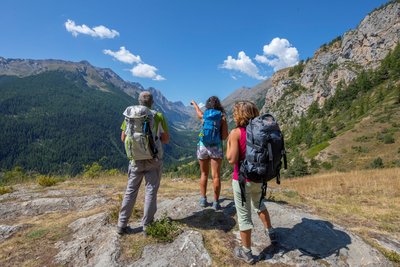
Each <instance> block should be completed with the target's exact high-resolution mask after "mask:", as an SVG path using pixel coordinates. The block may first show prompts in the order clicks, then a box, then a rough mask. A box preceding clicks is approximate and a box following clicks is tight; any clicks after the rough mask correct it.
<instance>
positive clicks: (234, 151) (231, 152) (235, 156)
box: [226, 128, 240, 164]
mask: <svg viewBox="0 0 400 267" xmlns="http://www.w3.org/2000/svg"><path fill="white" fill-rule="evenodd" d="M239 141H240V129H239V128H235V129H233V130H232V131H231V133H230V134H229V137H228V142H227V146H226V159H227V160H228V161H229V163H230V164H235V163H237V162H238V161H239Z"/></svg>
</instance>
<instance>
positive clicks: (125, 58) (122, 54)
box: [103, 46, 142, 64]
mask: <svg viewBox="0 0 400 267" xmlns="http://www.w3.org/2000/svg"><path fill="white" fill-rule="evenodd" d="M103 53H104V54H106V55H110V56H112V57H114V58H115V59H116V60H118V61H121V62H123V63H128V64H133V63H141V62H142V59H141V58H140V56H135V55H134V54H132V53H131V52H129V50H126V49H125V47H124V46H121V47H120V49H119V50H118V51H115V52H114V51H111V50H109V49H104V50H103Z"/></svg>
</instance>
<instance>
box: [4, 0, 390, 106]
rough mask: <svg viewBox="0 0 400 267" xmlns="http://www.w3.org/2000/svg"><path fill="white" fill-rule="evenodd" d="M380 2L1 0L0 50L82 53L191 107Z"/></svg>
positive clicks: (249, 79)
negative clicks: (193, 103)
mask: <svg viewBox="0 0 400 267" xmlns="http://www.w3.org/2000/svg"><path fill="white" fill-rule="evenodd" d="M386 2H387V1H383V0H368V1H365V0H351V1H349V0H336V1H316V0H305V1H298V0H297V1H296V0H286V1H267V0H252V1H248V0H247V1H245V0H240V1H239V0H190V1H189V0H186V1H184V0H180V1H179V0H168V1H167V0H140V1H139V0H132V1H118V0H114V1H93V0H84V1H76V0H69V1H63V0H58V1H54V0H36V1H31V0H3V1H1V3H0V7H1V8H0V10H1V16H0V56H2V57H5V58H30V59H49V58H52V59H62V60H69V61H81V60H87V61H89V62H90V63H91V64H92V65H94V66H97V67H102V68H111V69H112V70H113V71H115V72H116V73H117V74H118V75H120V76H121V77H122V78H123V79H124V80H128V81H134V82H139V83H141V84H142V85H143V86H144V87H145V88H147V87H150V86H152V87H155V88H157V89H159V90H161V91H162V93H163V94H164V95H165V96H166V97H167V98H168V99H169V100H171V101H178V100H181V101H182V102H183V103H184V104H186V105H188V104H189V102H190V100H191V99H194V100H196V101H197V102H204V101H205V100H206V99H207V98H208V97H209V96H211V95H217V96H219V97H220V98H221V99H223V98H225V97H226V96H228V95H229V94H230V93H232V92H233V91H234V90H236V89H237V88H239V87H242V86H247V87H252V86H254V85H256V84H258V83H260V82H262V80H263V79H265V78H267V77H269V76H271V75H272V74H273V72H274V71H275V70H277V69H279V68H282V67H285V66H290V65H293V64H295V63H296V62H297V61H298V60H301V59H306V58H307V57H312V55H313V53H314V51H315V50H316V49H317V48H319V47H320V46H321V45H322V44H323V43H327V42H329V41H330V40H332V39H333V38H335V37H336V36H338V35H341V34H343V33H344V32H345V31H347V30H349V29H352V28H355V27H356V26H357V25H358V23H359V22H360V21H361V20H362V19H363V18H364V17H365V16H366V15H367V14H368V13H369V12H370V11H371V10H373V9H374V8H376V7H378V6H380V5H381V4H384V3H386ZM84 25H86V26H84Z"/></svg>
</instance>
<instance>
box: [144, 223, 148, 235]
mask: <svg viewBox="0 0 400 267" xmlns="http://www.w3.org/2000/svg"><path fill="white" fill-rule="evenodd" d="M146 229H147V226H143V236H144V237H147V236H148V234H147V232H146Z"/></svg>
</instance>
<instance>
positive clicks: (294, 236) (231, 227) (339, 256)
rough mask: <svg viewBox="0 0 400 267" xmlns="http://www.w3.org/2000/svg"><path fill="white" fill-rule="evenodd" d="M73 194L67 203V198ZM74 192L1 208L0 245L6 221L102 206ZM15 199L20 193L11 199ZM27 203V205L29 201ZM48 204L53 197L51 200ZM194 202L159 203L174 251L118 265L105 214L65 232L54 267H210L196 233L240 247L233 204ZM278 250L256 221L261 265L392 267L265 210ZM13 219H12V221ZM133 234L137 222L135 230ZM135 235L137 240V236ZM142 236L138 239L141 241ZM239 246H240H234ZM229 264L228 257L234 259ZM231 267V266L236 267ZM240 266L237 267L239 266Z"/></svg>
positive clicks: (338, 234)
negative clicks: (174, 230) (176, 231)
mask: <svg viewBox="0 0 400 267" xmlns="http://www.w3.org/2000/svg"><path fill="white" fill-rule="evenodd" d="M69 193H71V194H72V195H68V194H69ZM77 193H79V192H68V191H64V192H55V191H54V192H49V191H44V192H36V191H32V190H31V191H29V190H27V191H24V195H25V196H24V199H25V201H22V202H16V201H6V202H2V203H0V223H1V224H2V225H0V242H8V239H12V238H13V234H14V233H15V232H17V231H19V230H20V229H21V227H23V226H21V225H10V224H8V223H6V222H7V220H9V219H10V218H14V219H18V220H20V219H21V218H23V217H25V216H30V217H35V216H38V215H40V216H42V215H43V214H46V213H47V212H56V211H64V210H68V211H71V210H74V211H76V212H78V213H77V214H79V212H80V211H82V210H87V209H91V208H93V207H96V206H98V205H102V204H104V203H105V204H107V201H108V200H107V199H106V198H104V197H101V196H99V195H98V194H96V195H87V196H77ZM16 194H18V193H16ZM27 196H29V197H27ZM51 196H53V197H51ZM198 198H199V197H198V195H197V194H196V195H192V196H182V197H177V198H175V199H164V200H160V201H159V205H158V211H157V214H156V218H162V217H163V216H168V217H170V218H171V219H173V220H175V221H176V222H179V223H180V224H181V225H182V226H183V230H184V231H183V233H181V234H180V235H179V236H178V237H177V238H176V239H175V240H174V241H173V242H172V243H167V244H153V245H148V246H146V247H145V248H144V251H143V253H142V255H141V258H140V259H139V260H137V261H136V262H126V261H125V260H123V263H121V262H122V260H120V252H121V248H120V237H119V235H117V234H116V231H115V230H116V229H115V225H114V224H112V223H110V222H109V220H108V213H107V212H102V213H98V214H95V215H92V216H89V217H84V218H79V219H77V220H75V221H74V222H73V223H71V224H70V225H69V226H68V228H69V229H70V232H71V235H70V236H69V237H67V238H65V239H64V240H62V241H58V242H57V243H56V248H57V249H58V250H59V252H58V254H57V255H56V256H55V257H54V264H60V265H66V266H127V265H131V266H210V265H212V264H213V262H212V259H211V256H210V254H209V252H208V251H207V249H206V248H205V245H204V241H203V237H202V235H201V233H200V232H199V231H197V230H195V229H201V230H203V231H207V230H220V231H222V232H221V233H222V234H224V233H226V235H227V240H231V242H233V243H235V236H236V238H237V239H238V235H239V233H238V231H237V230H235V229H237V228H236V227H237V226H236V225H237V224H236V219H235V215H236V209H235V206H234V204H233V200H232V199H228V198H222V199H221V206H222V209H221V210H219V211H215V210H213V209H212V208H211V207H210V206H208V207H207V208H201V207H200V206H199V204H198V200H199V199H198ZM267 206H268V209H269V212H270V214H271V219H272V223H273V225H274V227H275V228H276V230H277V232H278V234H279V236H280V243H279V245H277V246H272V245H271V244H270V242H269V238H267V237H266V236H265V234H264V231H263V226H262V223H261V221H260V220H259V219H258V218H257V216H256V214H253V222H254V230H253V233H252V244H253V252H254V254H255V255H257V256H258V257H259V260H260V261H261V262H265V263H267V264H279V265H282V264H283V265H289V266H392V264H391V263H390V262H389V261H388V260H387V259H385V258H384V256H383V255H382V254H380V253H379V252H378V251H377V250H375V249H373V248H372V247H370V246H369V245H367V244H366V243H365V242H363V240H362V239H361V238H359V237H358V236H356V235H354V234H352V233H350V232H349V231H347V230H346V229H344V228H342V227H340V226H337V225H334V224H332V223H330V222H328V221H326V220H323V219H320V218H318V217H316V216H313V215H311V214H308V213H306V212H304V211H301V210H297V209H293V208H291V207H289V206H285V205H283V204H277V203H273V202H267ZM11 214H13V215H11ZM132 224H133V225H136V226H138V225H139V220H137V221H135V222H133V223H132ZM132 234H138V233H137V231H136V232H134V233H132ZM139 234H140V233H139ZM376 239H377V240H380V242H381V244H384V245H386V247H388V246H387V244H389V243H390V244H391V245H393V244H394V245H396V242H398V241H396V240H389V239H382V237H379V236H377V237H376ZM236 242H237V244H239V240H236ZM232 257H233V254H232ZM233 262H235V261H234V260H233ZM238 263H239V261H238Z"/></svg>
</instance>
